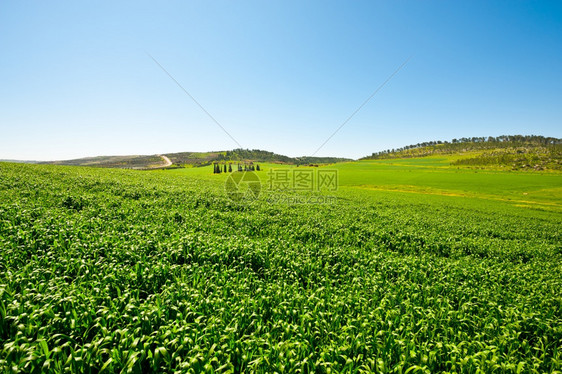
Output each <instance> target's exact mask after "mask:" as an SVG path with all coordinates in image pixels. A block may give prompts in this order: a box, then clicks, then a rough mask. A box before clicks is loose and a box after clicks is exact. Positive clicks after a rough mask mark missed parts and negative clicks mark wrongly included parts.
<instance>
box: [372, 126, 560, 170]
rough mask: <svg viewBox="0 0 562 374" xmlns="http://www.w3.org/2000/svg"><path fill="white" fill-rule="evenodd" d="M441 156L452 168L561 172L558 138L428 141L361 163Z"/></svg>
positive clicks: (529, 136)
mask: <svg viewBox="0 0 562 374" xmlns="http://www.w3.org/2000/svg"><path fill="white" fill-rule="evenodd" d="M437 155H442V156H444V157H447V158H449V160H450V164H451V165H453V166H468V167H478V168H511V169H513V170H521V169H523V170H524V169H534V170H561V169H562V139H560V138H552V137H544V136H537V135H502V136H498V137H492V136H490V137H473V138H460V139H453V140H451V141H450V142H449V141H440V140H439V141H430V142H423V143H418V144H413V145H408V146H405V147H402V148H398V149H388V150H385V151H381V152H375V153H373V154H372V155H370V156H367V157H363V158H361V160H381V159H401V158H419V157H428V156H437Z"/></svg>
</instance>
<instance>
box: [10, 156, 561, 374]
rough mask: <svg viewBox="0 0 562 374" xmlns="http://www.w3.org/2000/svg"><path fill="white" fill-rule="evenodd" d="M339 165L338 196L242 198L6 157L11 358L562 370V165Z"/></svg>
mask: <svg viewBox="0 0 562 374" xmlns="http://www.w3.org/2000/svg"><path fill="white" fill-rule="evenodd" d="M272 167H274V166H273V165H265V168H266V169H270V168H272ZM275 167H279V166H275ZM282 167H286V168H289V166H282ZM328 167H331V168H334V169H337V170H338V173H339V182H340V183H339V185H340V188H339V190H338V191H335V192H331V193H329V194H331V195H333V196H334V197H335V198H336V200H335V201H333V202H332V203H330V204H271V203H268V202H267V198H268V197H271V196H274V195H275V194H276V192H273V191H267V190H265V191H263V193H262V194H261V195H260V198H259V199H258V200H257V201H254V202H252V203H251V204H250V203H246V204H240V203H237V202H234V201H231V200H230V199H229V198H228V196H226V195H225V193H224V181H225V180H226V178H227V175H224V174H223V175H213V174H212V170H211V167H206V168H189V169H187V168H186V169H176V170H158V171H144V172H141V171H131V170H114V169H94V168H82V167H66V166H57V165H23V164H10V163H0V313H1V322H0V343H1V344H0V347H1V348H0V349H1V351H0V370H1V371H3V372H10V371H11V372H19V371H25V372H49V371H50V372H63V371H65V370H68V371H71V372H100V371H101V372H108V373H113V372H122V371H123V372H128V371H130V372H139V373H140V372H151V371H152V372H194V373H198V372H209V373H211V372H217V373H220V372H279V373H282V372H326V373H328V372H349V373H355V372H393V373H406V372H466V373H475V372H479V371H480V372H502V373H503V372H507V373H510V372H513V373H518V372H537V373H542V372H555V371H558V372H560V371H561V370H562V293H561V291H560V290H561V289H562V244H561V243H562V233H561V227H562V225H561V224H562V214H561V213H562V203H561V201H562V174H560V173H558V172H535V171H525V172H508V171H501V170H475V169H471V168H468V167H462V166H460V167H457V166H455V167H452V166H450V162H449V161H448V160H447V159H446V158H444V156H435V157H433V156H432V157H425V158H420V159H405V160H396V159H392V160H367V161H360V162H348V163H341V164H336V165H332V166H327V167H326V168H328ZM320 169H322V168H320ZM259 175H260V178H262V181H264V180H265V179H266V178H267V177H266V175H267V171H263V172H261V174H259ZM324 193H325V194H328V193H327V192H324ZM295 194H298V193H296V192H295ZM300 194H305V193H300Z"/></svg>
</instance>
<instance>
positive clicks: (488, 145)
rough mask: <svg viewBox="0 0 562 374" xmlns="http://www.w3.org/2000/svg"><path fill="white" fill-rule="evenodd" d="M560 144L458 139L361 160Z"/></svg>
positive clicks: (519, 138)
mask: <svg viewBox="0 0 562 374" xmlns="http://www.w3.org/2000/svg"><path fill="white" fill-rule="evenodd" d="M560 144H562V139H559V138H553V137H544V136H540V135H501V136H496V137H494V136H488V137H472V138H459V139H452V140H451V141H450V142H449V141H446V140H445V141H441V140H435V141H429V142H422V143H417V144H411V145H407V146H404V147H401V148H392V149H386V150H384V151H380V152H373V153H372V154H371V155H370V156H367V157H363V158H362V160H369V159H379V158H394V157H409V156H410V157H414V156H423V155H426V154H433V153H447V152H457V151H459V150H478V149H492V148H510V147H523V146H535V147H551V146H557V145H560Z"/></svg>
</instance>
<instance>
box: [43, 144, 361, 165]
mask: <svg viewBox="0 0 562 374" xmlns="http://www.w3.org/2000/svg"><path fill="white" fill-rule="evenodd" d="M165 157H167V158H168V159H169V160H170V161H171V162H172V165H171V166H168V165H167V162H166V159H165ZM227 161H252V162H269V163H282V164H294V165H307V164H327V163H336V162H343V161H351V159H347V158H337V157H289V156H284V155H280V154H276V153H273V152H269V151H263V150H259V149H252V150H250V149H234V150H231V151H213V152H178V153H166V154H162V155H131V156H98V157H86V158H79V159H74V160H61V161H47V162H37V163H41V164H55V165H71V166H93V167H101V168H121V169H159V168H181V167H198V166H206V165H210V164H212V163H214V162H227Z"/></svg>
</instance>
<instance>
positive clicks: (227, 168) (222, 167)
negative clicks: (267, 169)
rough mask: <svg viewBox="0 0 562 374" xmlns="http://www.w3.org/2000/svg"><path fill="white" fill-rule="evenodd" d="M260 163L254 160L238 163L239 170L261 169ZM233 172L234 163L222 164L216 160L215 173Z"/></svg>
mask: <svg viewBox="0 0 562 374" xmlns="http://www.w3.org/2000/svg"><path fill="white" fill-rule="evenodd" d="M260 170H261V169H260V165H259V164H256V165H254V163H253V162H250V163H245V164H243V165H240V164H237V171H260ZM220 173H232V163H228V164H226V163H224V164H220V163H217V162H215V163H214V164H213V174H220Z"/></svg>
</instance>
